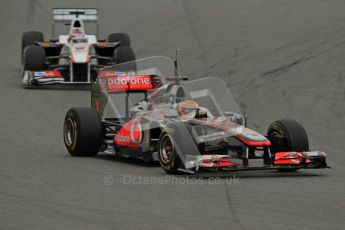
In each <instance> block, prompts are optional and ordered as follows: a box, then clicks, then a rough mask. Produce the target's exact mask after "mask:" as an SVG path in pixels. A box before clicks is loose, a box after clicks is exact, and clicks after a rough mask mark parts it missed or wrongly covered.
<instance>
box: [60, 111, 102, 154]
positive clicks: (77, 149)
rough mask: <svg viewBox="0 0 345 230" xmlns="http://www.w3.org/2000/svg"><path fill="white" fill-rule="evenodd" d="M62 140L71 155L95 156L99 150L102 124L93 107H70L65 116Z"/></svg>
mask: <svg viewBox="0 0 345 230" xmlns="http://www.w3.org/2000/svg"><path fill="white" fill-rule="evenodd" d="M63 134H64V142H65V146H66V148H67V150H68V152H69V153H70V154H71V155H72V156H95V155H97V153H98V152H99V148H100V145H101V138H102V124H101V121H100V118H99V115H98V113H97V112H96V111H95V110H94V109H93V108H72V109H70V110H69V111H68V112H67V114H66V117H65V122H64V132H63Z"/></svg>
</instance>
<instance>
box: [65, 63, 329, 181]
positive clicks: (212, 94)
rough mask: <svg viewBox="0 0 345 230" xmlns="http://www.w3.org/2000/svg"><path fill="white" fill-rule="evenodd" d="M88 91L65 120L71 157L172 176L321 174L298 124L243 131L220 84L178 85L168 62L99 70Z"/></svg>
mask: <svg viewBox="0 0 345 230" xmlns="http://www.w3.org/2000/svg"><path fill="white" fill-rule="evenodd" d="M91 88H92V89H91V91H92V93H91V107H86V108H72V109H70V110H69V111H68V112H67V114H66V117H65V121H64V142H65V146H66V148H67V150H68V152H69V153H70V154H71V155H72V156H95V155H96V154H97V153H98V152H108V153H109V152H111V153H113V154H115V155H118V156H122V157H132V158H141V159H143V160H145V161H151V160H154V161H159V162H160V165H161V166H162V168H163V169H164V170H165V171H166V172H167V173H172V174H174V173H178V172H180V171H182V172H188V173H194V172H198V171H205V170H207V171H218V170H219V171H240V170H273V169H276V170H280V171H296V170H298V169H316V168H327V164H326V154H325V153H323V152H320V151H310V150H309V143H308V138H307V134H306V131H305V130H304V128H303V127H302V126H301V125H300V124H299V123H298V122H296V121H294V120H290V119H286V120H278V121H275V122H273V123H272V124H271V125H270V126H269V128H268V131H267V134H260V133H258V132H256V131H254V130H252V129H249V128H247V127H246V119H245V116H243V115H242V113H241V112H240V110H239V108H238V106H237V104H236V102H235V101H234V99H233V97H232V95H231V93H230V91H229V89H228V87H227V86H226V84H225V83H224V82H223V81H222V80H221V79H219V78H214V77H207V78H202V79H197V80H188V79H187V78H182V77H179V76H178V75H177V71H176V68H175V63H174V62H173V61H172V60H170V59H169V58H166V57H150V58H146V59H141V60H136V61H133V62H127V63H122V64H117V65H114V66H112V67H107V68H104V69H102V70H101V71H99V73H98V77H97V79H96V80H95V81H94V82H93V83H92V86H91Z"/></svg>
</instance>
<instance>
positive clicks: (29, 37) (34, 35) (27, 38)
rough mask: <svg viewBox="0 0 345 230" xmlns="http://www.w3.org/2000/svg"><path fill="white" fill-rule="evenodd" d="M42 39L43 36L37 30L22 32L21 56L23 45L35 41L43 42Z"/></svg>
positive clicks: (32, 43)
mask: <svg viewBox="0 0 345 230" xmlns="http://www.w3.org/2000/svg"><path fill="white" fill-rule="evenodd" d="M43 41H44V36H43V33H41V32H38V31H27V32H24V33H23V35H22V49H21V54H22V56H23V53H24V49H25V47H27V46H31V45H35V42H43ZM22 61H23V60H22Z"/></svg>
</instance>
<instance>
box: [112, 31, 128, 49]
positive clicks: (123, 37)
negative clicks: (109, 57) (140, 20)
mask: <svg viewBox="0 0 345 230" xmlns="http://www.w3.org/2000/svg"><path fill="white" fill-rule="evenodd" d="M108 42H121V44H120V46H130V45H131V40H130V38H129V35H128V34H125V33H113V34H109V36H108Z"/></svg>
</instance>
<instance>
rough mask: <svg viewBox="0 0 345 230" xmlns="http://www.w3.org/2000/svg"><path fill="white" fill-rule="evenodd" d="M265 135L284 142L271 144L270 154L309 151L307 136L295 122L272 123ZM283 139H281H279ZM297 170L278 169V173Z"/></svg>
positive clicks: (287, 120)
mask: <svg viewBox="0 0 345 230" xmlns="http://www.w3.org/2000/svg"><path fill="white" fill-rule="evenodd" d="M267 135H268V136H269V137H270V138H272V139H274V138H275V137H278V138H279V139H282V140H284V141H282V142H279V144H278V143H274V142H273V143H272V146H271V148H270V149H271V152H272V153H273V154H274V153H276V152H285V151H296V152H303V151H309V141H308V136H307V133H306V131H305V129H304V128H303V126H302V125H301V124H300V123H298V122H297V121H295V120H291V119H285V120H279V121H275V122H273V123H272V124H271V125H270V126H269V127H268V130H267ZM281 137H283V138H281ZM296 170H297V169H290V168H286V169H280V170H279V171H285V172H287V171H296Z"/></svg>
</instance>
